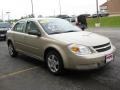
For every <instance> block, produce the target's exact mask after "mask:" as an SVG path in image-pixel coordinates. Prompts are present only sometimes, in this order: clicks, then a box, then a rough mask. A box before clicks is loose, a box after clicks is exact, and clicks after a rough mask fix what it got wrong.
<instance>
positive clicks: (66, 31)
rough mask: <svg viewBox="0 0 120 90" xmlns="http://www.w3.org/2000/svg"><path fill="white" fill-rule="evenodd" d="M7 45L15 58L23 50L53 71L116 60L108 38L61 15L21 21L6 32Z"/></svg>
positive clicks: (84, 67)
mask: <svg viewBox="0 0 120 90" xmlns="http://www.w3.org/2000/svg"><path fill="white" fill-rule="evenodd" d="M7 44H8V50H9V54H10V55H11V56H12V57H15V56H16V55H17V54H18V53H23V54H26V55H28V56H31V57H34V58H37V59H39V60H42V61H44V62H45V63H46V65H47V67H48V69H49V71H50V72H52V73H53V74H61V73H62V72H63V71H64V69H78V70H81V69H82V70H86V69H87V70H88V69H97V68H100V67H103V66H105V65H106V64H108V63H109V62H111V61H113V59H114V52H115V47H114V45H113V44H112V43H111V41H110V40H109V39H108V38H107V37H104V36H101V35H98V34H95V33H92V32H87V31H82V30H80V28H78V27H77V26H75V25H72V24H71V23H70V22H68V21H66V20H64V19H59V18H36V19H35V18H34V19H23V20H20V21H18V22H17V23H16V24H15V26H14V27H13V28H12V30H9V31H8V32H7Z"/></svg>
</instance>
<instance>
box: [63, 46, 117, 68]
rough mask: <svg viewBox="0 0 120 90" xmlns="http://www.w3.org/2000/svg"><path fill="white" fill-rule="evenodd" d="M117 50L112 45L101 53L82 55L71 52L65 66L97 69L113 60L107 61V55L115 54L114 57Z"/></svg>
mask: <svg viewBox="0 0 120 90" xmlns="http://www.w3.org/2000/svg"><path fill="white" fill-rule="evenodd" d="M115 50H116V49H115V47H114V46H112V48H111V49H110V50H108V51H105V52H101V53H94V54H89V55H81V56H77V55H74V54H70V55H68V57H67V60H66V61H65V64H64V67H65V68H67V69H79V70H89V69H97V68H100V67H103V66H105V65H106V64H108V63H110V62H111V61H109V62H106V55H109V54H113V57H114V56H115ZM113 60H114V59H113ZM113 60H112V61H113Z"/></svg>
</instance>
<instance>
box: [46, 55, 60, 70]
mask: <svg viewBox="0 0 120 90" xmlns="http://www.w3.org/2000/svg"><path fill="white" fill-rule="evenodd" d="M48 67H49V68H50V70H51V71H52V72H57V71H58V70H59V61H58V59H57V57H56V56H55V55H50V56H49V57H48Z"/></svg>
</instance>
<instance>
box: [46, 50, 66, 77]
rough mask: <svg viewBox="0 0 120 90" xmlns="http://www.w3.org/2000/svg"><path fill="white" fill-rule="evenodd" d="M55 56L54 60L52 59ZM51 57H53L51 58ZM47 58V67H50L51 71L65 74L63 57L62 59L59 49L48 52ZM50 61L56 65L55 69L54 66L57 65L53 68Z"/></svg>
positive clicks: (56, 73) (55, 73)
mask: <svg viewBox="0 0 120 90" xmlns="http://www.w3.org/2000/svg"><path fill="white" fill-rule="evenodd" d="M53 57H54V60H53V61H52V58H53ZM50 58H51V60H50ZM45 59H46V64H47V67H48V69H49V71H50V72H51V73H52V74H54V75H61V74H63V72H64V65H63V59H62V57H61V55H60V54H59V53H58V52H57V51H54V50H53V51H49V52H48V53H47V55H46V57H45ZM50 62H52V63H51V65H52V64H54V65H56V70H53V69H55V68H54V67H55V66H54V65H53V68H52V67H51V66H50ZM56 63H58V64H56Z"/></svg>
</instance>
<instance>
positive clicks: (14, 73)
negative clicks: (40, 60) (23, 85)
mask: <svg viewBox="0 0 120 90" xmlns="http://www.w3.org/2000/svg"><path fill="white" fill-rule="evenodd" d="M36 68H38V67H37V66H35V67H31V68H27V69H23V70H19V71H16V72H12V73H8V74H5V75H2V76H0V79H3V78H7V77H11V76H14V75H17V74H20V73H23V72H26V71H30V70H33V69H36Z"/></svg>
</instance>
